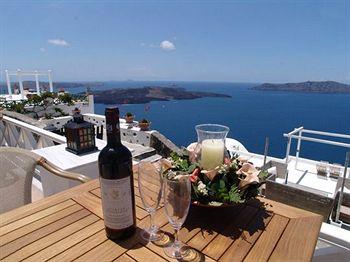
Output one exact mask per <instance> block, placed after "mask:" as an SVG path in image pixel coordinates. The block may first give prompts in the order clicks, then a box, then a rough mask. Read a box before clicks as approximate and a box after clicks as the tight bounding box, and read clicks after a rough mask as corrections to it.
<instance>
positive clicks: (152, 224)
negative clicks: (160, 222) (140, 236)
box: [149, 212, 155, 235]
mask: <svg viewBox="0 0 350 262" xmlns="http://www.w3.org/2000/svg"><path fill="white" fill-rule="evenodd" d="M149 217H150V220H151V222H150V223H151V224H150V227H149V228H150V232H151V235H154V234H155V232H154V227H155V225H154V212H150V213H149Z"/></svg>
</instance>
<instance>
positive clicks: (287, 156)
mask: <svg viewBox="0 0 350 262" xmlns="http://www.w3.org/2000/svg"><path fill="white" fill-rule="evenodd" d="M291 143H292V139H291V137H290V136H288V143H287V150H286V165H287V169H286V174H285V175H286V178H285V181H284V183H285V184H287V182H288V162H289V153H290V145H291Z"/></svg>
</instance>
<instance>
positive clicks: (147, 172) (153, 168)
mask: <svg viewBox="0 0 350 262" xmlns="http://www.w3.org/2000/svg"><path fill="white" fill-rule="evenodd" d="M161 176H162V163H161V161H158V162H154V163H152V162H149V161H141V162H140V163H139V165H138V187H139V192H140V197H141V200H142V204H143V205H144V207H145V209H146V211H147V212H148V214H149V215H150V220H151V222H150V227H149V229H146V232H145V231H143V234H142V238H143V239H145V240H147V241H159V240H161V238H162V235H161V233H159V227H158V226H157V225H156V224H155V223H154V214H155V212H156V210H157V208H158V206H159V203H160V200H161V198H162V187H163V180H162V177H161Z"/></svg>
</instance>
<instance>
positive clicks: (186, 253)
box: [164, 243, 198, 261]
mask: <svg viewBox="0 0 350 262" xmlns="http://www.w3.org/2000/svg"><path fill="white" fill-rule="evenodd" d="M179 244H180V248H179V249H178V250H177V249H175V248H174V245H171V246H168V247H165V248H164V253H165V255H167V256H168V257H170V258H174V259H178V260H182V261H193V260H194V259H195V258H196V257H197V256H198V253H197V252H196V250H194V249H192V248H190V247H189V246H186V245H184V244H183V243H179Z"/></svg>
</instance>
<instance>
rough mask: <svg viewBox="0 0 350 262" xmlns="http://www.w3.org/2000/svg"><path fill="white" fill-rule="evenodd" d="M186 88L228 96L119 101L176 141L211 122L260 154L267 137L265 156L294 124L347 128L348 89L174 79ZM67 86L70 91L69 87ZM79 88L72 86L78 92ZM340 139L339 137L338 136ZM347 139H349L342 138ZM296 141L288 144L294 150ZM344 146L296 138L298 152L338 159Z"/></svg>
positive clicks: (187, 139) (280, 151)
mask: <svg viewBox="0 0 350 262" xmlns="http://www.w3.org/2000/svg"><path fill="white" fill-rule="evenodd" d="M171 84H173V82H110V83H106V85H105V86H103V87H99V88H100V89H110V88H116V87H142V86H145V85H160V86H169V85H171ZM176 84H177V85H178V86H180V87H184V88H186V89H189V90H200V91H211V92H217V93H224V94H229V95H231V96H232V98H202V99H196V100H179V101H169V102H151V103H150V104H149V106H150V110H149V111H147V112H146V111H145V105H143V104H141V105H119V106H120V109H121V112H122V114H125V113H126V112H128V111H130V112H133V113H134V114H135V115H136V118H137V119H140V118H144V117H145V118H147V119H150V120H151V122H152V129H157V130H159V131H160V132H161V133H163V134H164V135H165V136H167V137H168V138H169V139H171V140H172V141H173V142H174V143H176V144H177V145H179V146H186V145H188V144H189V143H191V142H192V141H196V139H197V137H196V133H195V129H194V126H195V125H197V124H200V123H217V124H223V125H226V126H228V127H230V132H229V135H228V136H229V137H232V138H235V139H237V140H239V141H240V142H241V143H242V144H244V145H245V147H246V148H247V149H248V150H249V151H250V152H255V153H263V150H264V140H265V137H266V136H268V137H269V138H270V152H269V155H272V156H276V157H284V155H285V151H286V141H287V140H286V138H284V137H283V133H288V132H289V131H291V130H292V129H293V128H295V127H299V126H304V127H305V128H307V129H314V130H320V131H330V132H336V133H345V134H349V133H350V94H346V95H344V94H307V93H290V92H262V91H254V90H251V89H249V88H250V87H252V86H254V85H256V84H246V83H244V84H238V83H199V82H195V83H194V82H176ZM71 91H73V90H71ZM81 91H83V89H74V92H81ZM105 106H106V105H102V104H96V105H95V113H97V114H104V108H105ZM339 141H342V140H339ZM347 142H349V141H347ZM295 147H296V142H294V143H293V147H292V148H293V150H292V152H293V153H294V152H295ZM345 152H346V150H345V149H344V148H340V147H335V146H329V145H320V144H315V143H312V142H302V148H301V156H302V157H306V158H312V159H317V160H327V161H330V162H338V163H343V162H344V159H345Z"/></svg>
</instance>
